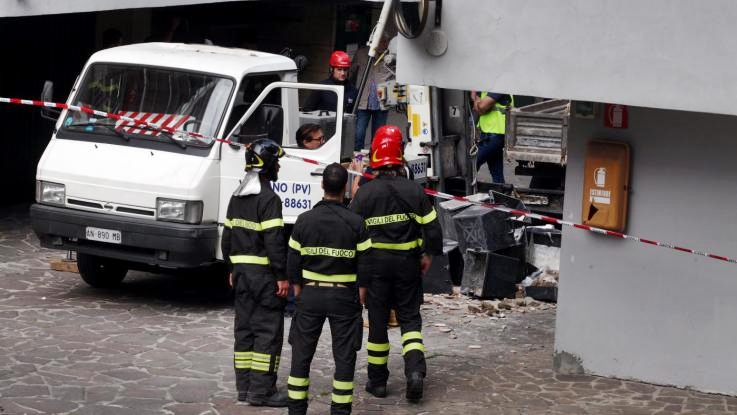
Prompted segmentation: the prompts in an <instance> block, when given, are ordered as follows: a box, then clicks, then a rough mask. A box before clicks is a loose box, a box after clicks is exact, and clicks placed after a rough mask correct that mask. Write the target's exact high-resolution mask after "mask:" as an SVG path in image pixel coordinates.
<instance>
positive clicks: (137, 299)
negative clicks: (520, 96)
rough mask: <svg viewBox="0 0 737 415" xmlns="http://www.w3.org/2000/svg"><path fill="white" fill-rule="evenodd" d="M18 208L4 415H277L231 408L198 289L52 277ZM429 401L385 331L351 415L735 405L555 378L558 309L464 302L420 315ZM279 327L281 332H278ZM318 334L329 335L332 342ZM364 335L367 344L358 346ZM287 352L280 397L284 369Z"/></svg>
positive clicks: (225, 341)
mask: <svg viewBox="0 0 737 415" xmlns="http://www.w3.org/2000/svg"><path fill="white" fill-rule="evenodd" d="M26 212H27V208H26V207H20V208H14V209H9V210H8V209H6V210H4V211H0V414H1V415H5V414H25V413H28V414H36V413H73V414H256V413H259V414H261V413H263V414H282V413H286V410H284V409H263V408H255V407H250V406H248V405H245V404H238V403H236V402H235V391H234V386H233V372H232V369H231V350H232V349H231V348H232V343H231V342H232V340H231V332H230V330H231V324H232V320H233V312H232V309H231V306H230V304H229V302H228V301H227V300H226V299H223V298H221V297H218V296H217V295H216V294H215V293H213V292H211V291H208V288H207V284H206V283H205V282H203V280H204V279H205V278H206V276H204V275H203V276H200V278H186V279H185V278H181V277H179V278H178V277H173V276H159V275H150V274H144V273H131V275H130V276H129V278H127V279H126V280H125V282H124V284H123V285H122V287H121V288H119V289H115V290H108V291H104V290H94V289H92V288H89V287H88V286H86V285H85V284H84V283H83V282H82V281H81V280H80V278H79V276H78V275H76V274H73V273H67V272H57V271H51V270H50V269H49V262H50V260H52V259H54V258H57V257H59V256H60V253H59V252H57V251H51V250H46V249H41V248H39V246H38V241H37V239H36V238H35V236H34V235H33V233H32V232H31V230H30V227H29V223H28V217H27V213H26ZM423 313H424V318H425V328H424V333H425V343H426V345H427V349H428V353H427V358H428V370H429V375H428V377H427V379H426V389H425V399H424V400H423V401H422V403H420V404H408V403H407V402H406V401H405V399H404V385H403V381H402V373H403V372H402V361H401V357H400V355H399V346H398V344H399V341H398V340H399V331H398V329H392V330H391V332H390V333H391V340H392V344H393V349H392V354H391V358H390V362H389V367H390V369H391V370H392V377H391V379H390V382H389V391H390V394H389V396H388V397H387V398H385V399H377V398H373V397H372V396H370V395H368V394H367V393H366V392H364V391H363V386H364V384H365V379H366V363H365V362H366V359H365V350H364V351H362V352H361V355H360V358H359V365H358V368H357V372H358V373H357V376H356V393H355V401H354V413H356V414H382V413H386V414H439V413H442V414H444V415H452V414H464V415H467V414H505V415H515V414H528V415H533V414H561V415H562V414H566V415H570V414H612V415H613V414H664V415H665V414H725V413H735V412H737V398H734V397H725V396H720V395H710V394H704V393H697V392H694V391H689V390H682V389H675V388H670V387H661V386H655V385H649V384H643V383H637V382H630V381H621V380H616V379H606V378H599V377H595V376H585V375H577V376H562V375H556V374H555V373H554V372H553V370H552V368H551V366H552V352H553V331H554V326H555V309H554V308H548V309H546V310H540V309H539V308H538V309H536V310H531V309H527V310H526V312H525V313H522V312H520V311H516V312H514V311H513V312H511V313H508V314H507V315H506V317H504V318H498V319H492V318H491V317H488V316H485V315H482V314H475V315H468V314H469V313H468V310H467V301H466V300H462V299H461V300H451V299H445V298H442V297H428V303H427V304H425V305H424V306H423ZM287 327H288V325H287ZM327 331H328V330H327V328H326V330H325V333H326V334H327ZM366 334H367V333H365V335H364V344H365V336H366ZM290 354H291V353H290V348H289V346H288V345H285V347H284V352H283V359H282V362H283V364H282V367H281V368H280V370H279V375H280V384H282V385H283V384H284V382H285V380H286V376H287V372H288V368H289V356H290ZM331 378H332V362H331V357H330V344H329V341H328V339H327V337H326V338H324V339H323V340H322V342H321V344H320V347H319V350H318V352H317V355H316V357H315V361H314V363H313V371H312V376H311V379H312V385H311V390H310V392H311V396H312V400H311V404H310V413H312V414H324V413H328V412H329V407H328V405H329V400H330V382H331Z"/></svg>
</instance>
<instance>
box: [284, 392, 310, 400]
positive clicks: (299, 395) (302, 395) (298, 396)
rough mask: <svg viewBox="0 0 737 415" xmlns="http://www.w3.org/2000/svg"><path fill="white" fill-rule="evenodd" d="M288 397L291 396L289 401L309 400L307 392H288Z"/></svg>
mask: <svg viewBox="0 0 737 415" xmlns="http://www.w3.org/2000/svg"><path fill="white" fill-rule="evenodd" d="M287 396H289V399H294V400H297V401H301V400H305V399H307V391H293V390H288V391H287Z"/></svg>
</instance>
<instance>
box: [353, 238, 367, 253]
mask: <svg viewBox="0 0 737 415" xmlns="http://www.w3.org/2000/svg"><path fill="white" fill-rule="evenodd" d="M369 248H371V238H369V239H366V240H365V241H363V242H360V243H359V244H358V245H356V251H359V252H361V251H365V250H367V249H369Z"/></svg>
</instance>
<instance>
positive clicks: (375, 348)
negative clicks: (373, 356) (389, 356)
mask: <svg viewBox="0 0 737 415" xmlns="http://www.w3.org/2000/svg"><path fill="white" fill-rule="evenodd" d="M366 350H371V351H372V352H388V351H389V343H371V342H368V343H366Z"/></svg>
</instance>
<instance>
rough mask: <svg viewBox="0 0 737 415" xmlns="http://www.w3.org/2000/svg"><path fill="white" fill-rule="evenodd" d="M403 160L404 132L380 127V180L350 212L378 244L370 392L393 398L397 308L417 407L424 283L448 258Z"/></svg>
mask: <svg viewBox="0 0 737 415" xmlns="http://www.w3.org/2000/svg"><path fill="white" fill-rule="evenodd" d="M402 160H403V154H402V133H401V130H400V129H399V127H397V126H393V125H385V126H382V127H380V128H379V129H378V130H377V131H376V135H375V136H374V139H373V141H372V142H371V160H370V165H371V168H372V169H373V171H374V172H375V173H376V178H375V179H374V180H372V181H370V182H368V183H366V184H364V185H363V186H361V187H360V188H359V189H358V191H357V192H356V195H355V197H354V199H353V201H352V202H351V205H350V208H351V210H353V211H354V212H356V213H358V214H359V215H361V217H363V218H364V221H365V223H366V227H367V228H368V230H369V236H370V237H371V242H372V254H371V257H372V260H371V263H372V264H373V265H372V266H373V269H372V275H371V279H370V280H369V284H368V287H367V288H368V291H367V297H366V305H367V307H368V312H369V338H368V343H367V345H366V350H367V352H368V382H367V383H366V391H368V392H369V393H371V394H372V395H374V396H376V397H380V398H383V397H385V396H386V394H387V391H386V383H387V379H388V378H389V369H388V367H387V362H388V360H389V337H388V336H387V322H388V320H389V310H390V309H391V307H392V306H393V307H395V309H396V315H397V320H398V321H399V326H400V328H401V331H402V356H403V357H404V373H405V376H406V379H407V389H406V398H407V400H409V401H410V402H417V401H419V400H420V399H422V392H423V382H424V377H425V374H426V372H427V369H426V365H425V353H424V352H425V346H424V344H423V342H422V333H421V331H420V330H421V327H422V317H421V316H420V304H421V303H422V299H423V293H422V280H421V279H422V274H424V273H425V272H426V271H427V270H428V268H429V267H430V264H431V262H432V255H441V254H442V245H443V237H442V232H441V229H440V224H439V222H438V219H437V213H436V211H435V208H434V207H433V205H432V203H431V202H430V200H429V199H428V197H427V196H425V193H424V191H423V189H422V187H421V186H420V185H418V184H417V183H415V182H412V181H410V180H408V179H407V178H406V177H404V175H403V173H402V170H403V165H402V163H403V161H402Z"/></svg>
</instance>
